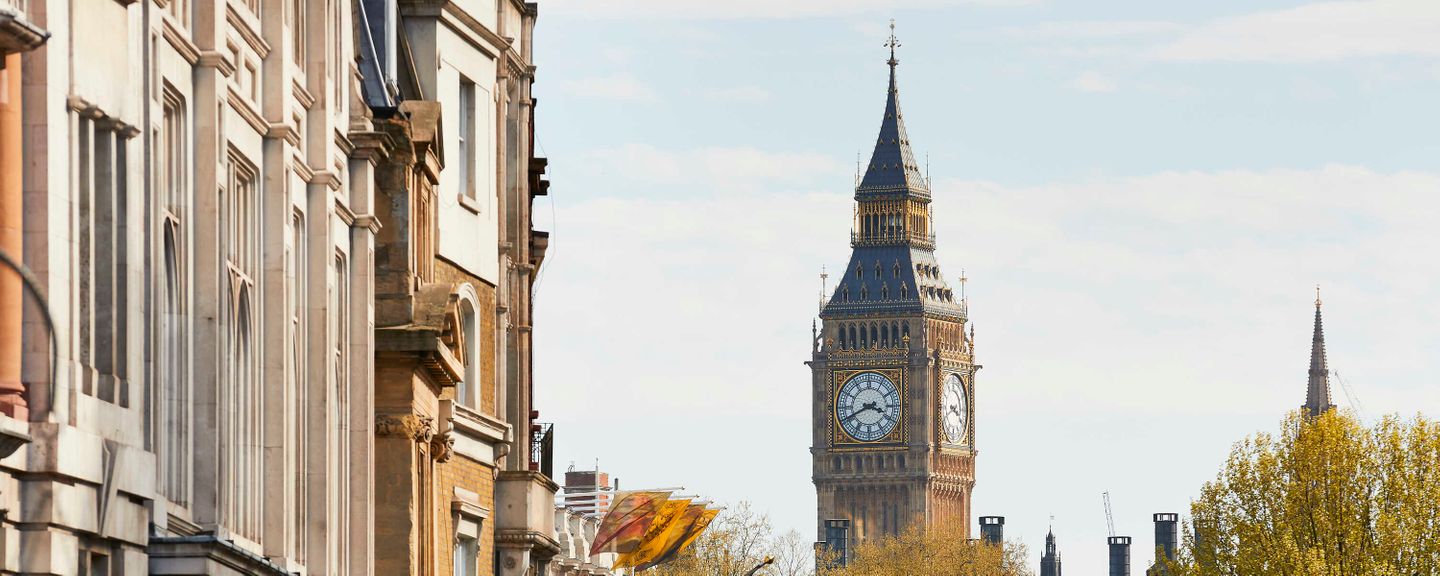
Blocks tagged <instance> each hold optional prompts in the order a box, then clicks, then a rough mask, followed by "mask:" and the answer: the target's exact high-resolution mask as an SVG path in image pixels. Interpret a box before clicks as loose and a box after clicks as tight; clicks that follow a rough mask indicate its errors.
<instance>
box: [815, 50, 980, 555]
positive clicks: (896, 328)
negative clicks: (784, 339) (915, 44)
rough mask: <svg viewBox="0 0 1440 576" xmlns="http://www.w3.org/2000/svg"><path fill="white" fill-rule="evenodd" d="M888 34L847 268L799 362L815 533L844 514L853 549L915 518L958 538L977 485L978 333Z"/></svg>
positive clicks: (962, 533) (966, 527)
mask: <svg viewBox="0 0 1440 576" xmlns="http://www.w3.org/2000/svg"><path fill="white" fill-rule="evenodd" d="M891 40H892V42H891V45H892V51H891V57H890V60H889V61H888V64H889V66H890V77H889V85H888V90H887V98H886V102H885V113H884V116H883V119H882V120H881V123H880V131H879V137H878V138H877V139H876V142H875V150H874V153H873V154H872V156H871V159H870V164H869V167H868V168H867V169H866V171H865V174H864V177H863V178H861V179H860V181H859V182H858V183H857V185H856V187H855V214H854V221H853V223H852V226H853V229H852V232H851V241H850V246H851V248H852V251H851V256H850V262H849V264H847V265H846V267H845V270H844V271H843V273H842V274H840V278H839V282H838V284H837V286H836V287H835V291H834V292H833V293H832V294H831V295H830V297H829V300H828V301H826V302H825V304H824V308H823V310H822V311H821V312H820V319H821V321H822V323H823V326H822V327H821V328H820V329H819V331H818V332H817V333H816V334H815V336H814V338H815V342H814V345H813V349H812V355H811V358H810V362H808V364H809V366H810V370H811V394H812V403H811V407H812V410H813V412H812V430H813V434H814V435H813V438H812V445H811V446H812V447H811V450H810V453H811V456H812V458H813V460H812V466H813V470H814V474H813V478H814V482H815V491H816V496H817V500H818V510H817V515H816V527H817V531H822V530H824V527H825V526H826V525H827V523H828V522H829V521H831V520H848V521H849V522H850V524H849V526H850V529H849V535H848V538H849V539H850V540H849V542H851V543H853V544H855V545H858V544H860V543H862V542H864V541H865V540H866V539H867V538H875V537H879V536H884V535H887V534H899V533H901V532H903V531H904V530H905V529H906V528H908V527H910V526H911V525H914V524H916V523H920V524H922V525H925V526H934V525H943V526H951V527H954V528H955V529H956V530H958V531H959V534H957V536H956V537H958V538H968V537H969V525H970V495H971V490H972V489H973V488H974V486H975V425H974V421H975V419H974V414H975V412H974V409H975V406H974V403H973V401H972V400H973V399H974V398H975V372H976V371H977V370H978V369H979V368H980V367H979V366H978V365H976V364H975V360H974V336H975V333H974V329H973V327H972V328H971V329H970V330H969V332H968V334H967V331H966V306H965V302H964V297H963V292H961V291H956V290H952V289H951V288H950V286H948V285H947V284H946V281H945V277H944V275H943V274H942V273H941V272H940V263H939V262H938V261H937V260H936V258H935V228H934V226H933V218H932V213H931V207H930V200H931V196H930V181H929V179H928V178H927V177H926V176H925V175H924V174H923V173H921V171H920V167H919V165H918V163H916V161H915V157H914V154H913V153H912V152H911V150H910V140H909V137H908V136H906V133H905V123H904V116H903V115H902V114H901V113H900V94H899V90H898V88H897V87H896V79H895V71H896V66H897V65H898V64H899V63H898V61H896V59H895V55H894V51H893V46H894V45H896V44H895V43H894V42H893V40H894V38H893V36H892V38H891ZM962 281H963V280H962Z"/></svg>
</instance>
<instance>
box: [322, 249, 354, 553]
mask: <svg viewBox="0 0 1440 576" xmlns="http://www.w3.org/2000/svg"><path fill="white" fill-rule="evenodd" d="M348 264H349V263H348V261H347V260H346V257H345V254H344V253H341V252H337V253H336V254H335V267H334V270H335V279H334V281H333V284H332V286H331V288H330V294H331V298H332V300H331V302H330V306H331V309H330V314H329V316H330V318H331V324H330V333H331V334H332V340H331V341H332V342H334V345H335V348H334V358H333V362H334V379H333V382H334V388H333V389H332V390H331V393H330V398H329V400H330V401H329V402H327V403H326V404H327V406H328V409H329V422H331V423H332V424H331V425H330V428H331V431H330V434H331V439H330V454H331V457H330V458H329V459H328V460H329V470H328V472H329V476H328V477H329V478H333V479H334V480H333V481H331V482H330V483H329V484H330V486H329V492H330V497H331V498H332V499H333V500H332V501H333V502H349V501H350V490H349V487H350V483H349V482H348V481H346V479H347V478H349V477H350V475H349V473H348V472H349V469H350V456H349V455H350V450H349V437H347V436H346V435H345V434H342V433H341V431H343V430H346V429H348V428H349V426H346V425H345V424H343V423H345V422H348V421H349V414H350V322H348V320H349V319H350V317H351V314H350V268H349V265H348ZM346 518H347V517H346V516H345V515H344V514H342V513H341V508H340V507H338V506H333V507H331V508H330V519H329V521H330V524H331V525H332V526H334V527H335V529H336V532H335V533H337V534H346V533H348V528H347V521H346ZM329 540H330V541H329V544H330V548H329V550H328V552H329V554H330V555H331V557H332V558H339V557H340V556H341V555H342V552H343V551H344V550H345V548H344V547H343V546H342V545H341V544H342V541H343V540H342V539H340V538H332V539H329Z"/></svg>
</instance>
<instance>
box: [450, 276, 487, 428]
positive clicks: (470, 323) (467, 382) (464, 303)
mask: <svg viewBox="0 0 1440 576" xmlns="http://www.w3.org/2000/svg"><path fill="white" fill-rule="evenodd" d="M475 320H476V318H475V305H474V304H472V303H471V302H470V300H468V299H466V300H461V301H460V330H461V336H460V337H461V339H462V342H463V344H464V350H465V377H464V378H463V379H461V380H460V382H458V383H456V384H455V401H456V402H459V403H460V404H461V405H464V406H468V407H471V408H474V407H475V406H476V405H477V403H478V402H477V400H478V398H476V396H477V395H478V392H479V391H480V386H481V382H480V330H479V327H478V326H476V321H475Z"/></svg>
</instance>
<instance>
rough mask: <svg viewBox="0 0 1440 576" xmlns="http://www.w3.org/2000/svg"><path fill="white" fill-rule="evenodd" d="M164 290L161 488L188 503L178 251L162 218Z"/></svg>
mask: <svg viewBox="0 0 1440 576" xmlns="http://www.w3.org/2000/svg"><path fill="white" fill-rule="evenodd" d="M164 234H165V238H164V243H165V246H164V251H165V253H164V255H163V256H162V258H164V262H165V263H164V274H165V286H164V293H163V294H162V295H161V302H160V306H161V313H160V329H159V333H160V338H159V340H160V349H159V350H158V352H159V359H160V362H159V364H160V366H159V367H160V371H161V373H160V386H161V390H162V391H163V392H162V393H163V397H162V398H163V399H162V401H161V402H160V406H159V407H158V408H159V409H160V410H161V411H162V412H161V416H160V418H159V420H160V422H161V423H162V424H161V426H163V429H162V431H161V432H160V442H162V443H163V448H162V456H163V457H162V459H161V466H162V467H163V470H164V472H163V479H162V481H161V486H160V487H161V489H162V490H163V493H164V494H165V496H166V497H167V498H169V499H170V501H171V502H174V503H176V504H179V505H182V506H184V505H188V504H189V500H190V499H189V478H190V474H189V471H190V467H189V465H188V460H189V455H190V450H188V449H187V445H188V444H189V438H190V427H189V425H188V424H189V417H188V416H189V410H188V408H189V406H190V402H189V397H188V396H189V394H187V392H188V390H187V388H186V387H185V377H184V368H185V333H186V331H185V326H184V316H183V311H182V308H181V303H182V301H183V298H184V296H183V293H182V292H181V284H180V277H181V276H180V275H181V271H180V254H179V249H178V241H177V238H176V236H177V235H178V234H179V230H178V226H177V225H176V223H175V222H174V221H172V220H166V222H165V227H164Z"/></svg>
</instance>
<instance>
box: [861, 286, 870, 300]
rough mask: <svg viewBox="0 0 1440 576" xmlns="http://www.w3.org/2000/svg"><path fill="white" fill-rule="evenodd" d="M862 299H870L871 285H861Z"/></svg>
mask: <svg viewBox="0 0 1440 576" xmlns="http://www.w3.org/2000/svg"><path fill="white" fill-rule="evenodd" d="M860 299H861V300H869V299H870V288H869V287H867V286H861V287H860Z"/></svg>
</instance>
